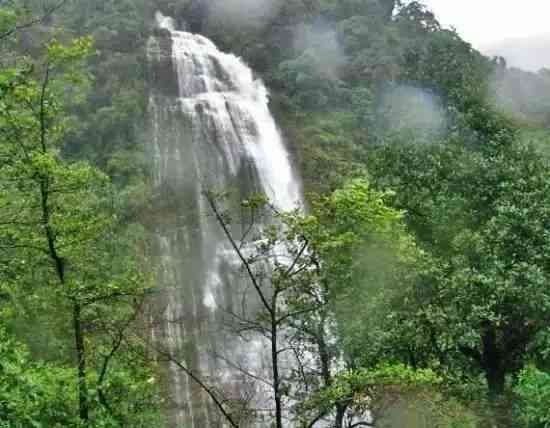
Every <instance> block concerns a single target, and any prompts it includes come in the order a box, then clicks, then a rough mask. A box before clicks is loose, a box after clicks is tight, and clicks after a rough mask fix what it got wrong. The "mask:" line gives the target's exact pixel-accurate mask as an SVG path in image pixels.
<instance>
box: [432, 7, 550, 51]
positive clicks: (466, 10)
mask: <svg viewBox="0 0 550 428" xmlns="http://www.w3.org/2000/svg"><path fill="white" fill-rule="evenodd" d="M423 3H424V4H426V5H427V6H429V7H430V8H431V9H432V10H433V11H434V12H435V14H436V16H437V17H438V19H439V21H440V22H441V23H442V24H443V25H445V26H446V27H447V26H451V25H452V26H454V27H455V28H456V29H457V31H458V33H459V34H460V35H461V36H462V38H463V39H465V40H467V41H469V42H470V43H472V45H473V46H474V47H476V48H478V49H479V48H482V47H485V46H489V45H491V44H492V43H494V42H498V41H501V40H504V39H512V38H514V39H515V38H524V37H532V36H537V35H541V34H549V33H550V0H521V1H519V0H423Z"/></svg>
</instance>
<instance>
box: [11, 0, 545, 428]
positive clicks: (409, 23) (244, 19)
mask: <svg viewBox="0 0 550 428" xmlns="http://www.w3.org/2000/svg"><path fill="white" fill-rule="evenodd" d="M58 6H59V7H58ZM155 10H160V11H162V12H163V13H164V14H166V15H170V16H173V17H174V18H175V19H176V20H177V21H178V22H179V24H180V25H183V23H184V22H185V23H186V26H187V28H188V29H189V30H191V31H194V32H200V33H201V34H204V35H205V36H207V37H209V38H211V39H212V40H214V41H215V43H216V44H217V45H218V46H219V47H220V48H222V49H223V50H225V51H228V52H233V53H235V54H236V55H238V56H241V57H242V58H244V59H245V61H246V62H247V63H248V64H250V65H251V67H252V68H253V69H254V70H255V72H256V73H258V76H259V77H261V78H262V79H263V80H264V81H265V83H266V85H267V86H268V87H269V88H270V91H271V94H270V100H271V106H270V107H271V110H272V111H273V113H274V114H275V116H276V118H277V122H278V125H279V126H280V128H281V130H282V133H283V134H284V136H285V138H286V140H287V142H288V144H289V146H290V150H291V152H292V154H293V155H294V159H295V163H296V166H297V169H298V170H299V171H300V174H301V176H302V177H303V182H304V187H305V190H306V192H307V199H308V205H309V207H308V212H307V213H300V212H291V213H277V215H278V216H279V219H280V224H281V229H277V230H270V231H268V232H266V233H267V235H268V236H266V240H267V241H268V242H269V243H270V245H276V244H277V243H279V242H285V243H286V244H291V245H297V247H296V248H295V250H296V254H297V255H298V257H299V258H300V257H305V256H304V254H305V255H307V256H308V257H306V258H303V259H301V258H300V262H301V263H303V265H304V266H307V267H308V268H307V269H306V268H305V267H304V270H302V271H300V272H299V274H297V275H296V276H291V275H289V274H288V272H286V273H285V272H284V271H283V272H281V271H277V270H276V269H275V273H274V278H272V283H274V284H278V286H280V287H281V290H282V291H281V293H287V294H286V295H285V297H284V301H285V305H290V307H291V308H292V307H295V308H296V309H297V312H298V313H301V311H303V309H304V305H306V307H307V308H309V306H307V305H312V304H313V303H312V302H311V301H310V299H311V295H312V291H311V290H312V288H313V287H320V289H321V290H322V296H321V297H320V299H321V300H322V304H320V305H319V306H314V309H313V310H312V313H314V314H316V316H313V315H312V316H311V317H309V318H308V317H307V315H305V316H300V317H297V318H296V319H293V323H294V326H299V327H300V328H299V329H298V330H299V331H301V332H302V336H301V337H300V340H303V341H304V342H305V343H309V344H311V346H312V347H313V348H314V349H316V350H317V351H318V354H319V355H318V356H319V360H320V361H325V362H327V364H326V365H325V366H323V367H324V368H326V369H327V370H325V371H324V373H322V374H321V375H320V374H317V377H315V378H314V379H312V380H311V382H312V383H311V389H310V394H309V395H308V396H304V397H300V400H299V402H298V404H297V405H296V406H295V407H294V408H292V409H289V410H291V411H293V412H295V413H296V419H297V420H299V421H300V422H301V423H303V425H300V428H301V427H302V426H303V427H304V428H305V427H308V426H312V425H311V424H310V423H311V421H312V420H314V419H315V417H316V416H318V415H327V414H334V415H335V418H334V422H333V423H334V427H335V428H344V427H346V428H349V427H348V426H347V425H345V424H344V420H343V417H342V418H339V416H338V415H343V412H345V411H347V410H350V409H351V410H353V411H357V412H360V411H364V410H365V409H366V408H369V409H370V410H371V411H372V412H373V415H374V416H375V418H374V421H373V424H374V425H373V426H376V427H382V426H384V425H383V423H384V421H385V420H386V419H387V418H389V419H391V418H395V417H397V416H396V415H397V414H401V413H403V414H409V413H411V412H412V410H411V408H416V409H420V410H418V411H417V412H412V413H413V415H412V416H410V415H409V416H405V418H410V419H408V420H410V421H412V420H413V419H415V420H416V419H418V420H421V421H424V422H422V423H423V424H424V425H419V426H422V427H441V428H451V427H453V428H458V427H464V428H466V427H472V428H473V427H499V428H505V427H506V428H508V427H510V428H511V427H514V428H517V427H520V428H547V427H549V426H550V414H549V412H548V409H549V408H550V197H549V195H550V170H549V168H548V167H549V165H548V162H549V160H548V155H549V154H550V72H549V71H548V70H542V71H540V72H539V73H530V72H524V71H521V70H518V69H513V68H508V67H507V66H506V64H505V62H503V60H502V59H498V58H494V59H493V58H487V57H485V56H483V55H482V54H481V53H479V52H477V51H476V50H474V49H473V48H472V47H471V45H470V44H469V43H468V42H467V41H464V40H462V39H461V37H460V36H459V35H458V34H457V33H456V32H454V31H452V30H448V29H443V28H442V27H441V26H440V24H439V23H438V21H437V17H436V16H434V15H433V14H432V13H431V12H430V11H429V10H427V9H426V8H425V7H424V6H423V5H422V3H421V2H417V1H411V2H400V1H398V0H273V1H252V0H231V1H229V0H154V1H146V0H69V1H66V2H56V1H54V0H48V1H42V0H6V1H0V428H28V427H45V428H46V427H47V428H49V427H90V428H91V427H94V428H100V427H101V428H111V427H112V428H115V427H124V428H139V427H144V428H145V427H148V428H157V427H158V428H161V427H165V426H167V425H166V422H165V420H164V419H165V418H164V412H163V408H164V406H165V403H164V402H163V394H162V390H163V385H162V381H161V379H163V374H162V370H161V369H160V367H159V366H160V364H159V361H160V360H161V356H159V355H158V354H156V353H155V350H154V349H151V348H150V347H148V344H147V340H146V339H145V338H146V337H148V334H149V333H148V331H147V326H146V322H145V321H144V320H145V319H146V311H147V298H148V296H149V295H152V294H154V293H156V292H157V291H158V290H155V286H154V281H153V272H154V270H155V267H154V266H150V263H149V262H150V261H149V259H148V245H149V241H148V238H149V234H150V232H151V228H152V223H153V220H154V216H155V215H156V213H155V210H154V204H153V195H152V191H151V177H150V164H149V158H150V156H149V153H148V151H147V139H148V129H147V100H148V87H147V85H148V82H147V72H148V71H147V61H146V55H145V46H146V42H147V39H148V37H149V35H150V34H151V32H152V31H153V29H154V25H155V24H154V19H153V14H154V12H155ZM245 12H246V13H245ZM472 13H475V11H472ZM488 31H489V30H488ZM222 199H223V198H222ZM212 202H213V206H216V201H214V200H213V201H212ZM219 204H220V206H221V205H222V204H223V202H222V201H219ZM265 206H266V201H265V200H263V199H262V198H261V197H260V198H258V200H253V201H248V202H247V204H245V205H244V208H246V209H251V210H252V209H254V210H255V209H264V208H265ZM220 220H221V221H222V222H223V220H224V217H223V216H222V217H220ZM275 229H276V228H275ZM302 245H303V247H304V248H307V251H305V252H300V251H303V250H300V249H301V248H302ZM264 251H265V249H264ZM310 255H314V256H311V257H309V256H310ZM317 303H319V302H317ZM317 303H316V304H317ZM292 305H295V306H292ZM308 310H309V309H308ZM317 315H318V316H317ZM327 319H334V320H335V323H334V325H332V324H331V327H330V328H331V329H332V330H331V334H333V336H334V337H335V338H336V339H335V340H334V341H333V342H334V343H332V342H331V343H330V346H328V347H325V348H323V345H326V343H325V342H326V341H325V339H326V337H324V333H323V334H321V333H319V331H325V330H324V329H325V327H326V325H328V324H326V325H325V324H320V321H319V320H324V321H323V322H325V321H326V320H327ZM316 323H317V324H316ZM312 326H314V327H315V328H317V330H316V331H317V333H316V334H314V333H312V332H311V331H312ZM327 328H328V327H327ZM317 351H316V352H317ZM337 358H341V360H342V361H343V364H334V360H335V359H337ZM330 361H332V363H329V362H330ZM279 393H281V394H285V391H284V388H282V391H279ZM232 412H233V413H232ZM236 413H237V411H236V410H231V411H229V414H230V415H233V416H234V415H235V414H236ZM400 420H401V422H398V423H402V424H403V425H396V426H408V425H406V422H403V417H401V419H400ZM426 421H427V422H426ZM308 424H309V425H308ZM394 424H396V422H394ZM411 424H412V422H411ZM273 426H276V427H277V428H282V426H283V425H279V422H278V421H274V425H273ZM350 426H352V425H350ZM363 426H367V425H363Z"/></svg>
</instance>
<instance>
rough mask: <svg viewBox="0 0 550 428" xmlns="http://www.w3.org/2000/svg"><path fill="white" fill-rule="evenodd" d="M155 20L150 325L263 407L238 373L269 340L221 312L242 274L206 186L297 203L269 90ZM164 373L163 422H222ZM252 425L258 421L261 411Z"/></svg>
mask: <svg viewBox="0 0 550 428" xmlns="http://www.w3.org/2000/svg"><path fill="white" fill-rule="evenodd" d="M157 22H158V27H159V28H158V29H157V30H156V32H155V34H154V35H153V36H152V37H151V38H150V40H149V43H148V47H147V54H148V61H149V69H150V79H149V80H150V86H151V90H150V98H149V117H150V123H151V129H152V131H151V147H150V149H151V150H150V152H151V154H152V156H153V161H154V187H155V196H156V197H155V212H156V213H157V215H156V218H155V219H153V221H154V225H155V242H156V249H155V254H156V257H157V263H156V264H157V265H158V266H159V273H158V283H159V289H161V290H162V295H161V296H160V297H159V301H158V302H157V305H156V315H155V316H156V317H157V319H158V320H160V321H159V325H158V327H157V329H156V331H155V335H156V336H157V337H160V340H162V342H163V343H165V344H167V346H168V347H169V348H170V351H171V352H173V353H174V354H175V355H177V356H178V358H180V359H181V361H182V362H184V363H185V364H186V366H188V367H189V368H190V369H192V370H193V371H194V372H195V373H197V374H199V375H200V376H201V378H202V379H204V380H205V381H206V382H208V383H209V384H211V385H212V384H213V385H215V387H216V388H218V389H219V390H220V391H223V394H224V395H225V396H228V397H231V398H232V399H234V400H240V401H242V402H245V401H246V402H249V403H251V406H253V407H255V408H265V409H266V410H268V409H269V408H270V406H271V402H270V399H269V397H270V394H269V389H268V388H267V386H266V385H265V384H262V382H256V381H254V380H253V379H252V378H251V377H250V376H246V375H245V374H244V372H245V371H246V372H248V373H249V374H250V373H252V374H256V375H258V377H261V376H262V374H263V373H266V372H267V371H269V370H270V367H269V365H268V363H267V359H266V358H265V355H264V354H265V351H264V349H265V348H266V343H265V340H262V339H261V338H254V337H247V338H243V337H240V336H237V335H234V334H231V332H230V331H228V329H227V328H226V325H225V320H226V315H227V313H228V312H229V311H231V308H232V307H233V306H234V305H237V304H239V301H240V300H241V299H242V296H243V294H244V293H247V284H246V279H245V278H244V277H243V276H242V275H240V274H239V263H238V260H236V258H235V256H234V254H233V253H232V250H231V248H230V247H229V243H228V242H227V240H226V239H225V237H224V236H223V235H222V234H221V230H220V228H219V225H218V224H216V222H215V221H214V220H213V218H212V216H211V215H209V214H210V213H209V210H208V208H207V205H206V201H205V199H204V197H203V195H202V192H203V191H204V190H211V189H218V190H220V189H221V190H230V191H231V192H232V194H234V195H235V198H239V197H243V198H244V197H246V196H247V195H248V194H249V193H250V192H263V193H266V194H267V195H268V196H269V198H270V199H271V200H272V202H273V203H274V205H275V206H276V207H277V208H278V209H281V210H288V209H292V208H295V207H296V206H297V205H298V204H300V203H301V202H300V201H301V194H300V185H299V181H298V180H297V178H296V177H295V175H294V173H293V170H292V167H291V163H290V161H289V154H288V152H287V150H286V148H285V145H284V143H283V139H282V138H281V135H280V133H279V130H278V129H277V126H276V123H275V121H274V119H273V116H272V115H271V113H270V111H269V108H268V91H267V89H266V87H265V86H264V84H263V83H262V82H261V81H260V80H258V79H256V78H255V77H254V75H253V72H252V70H251V69H250V68H249V67H248V66H247V65H246V64H245V63H244V62H243V61H242V60H240V59H239V58H237V57H236V56H234V55H231V54H226V53H223V52H221V51H220V50H218V49H217V47H216V46H215V45H214V44H213V43H212V42H211V41H210V40H208V39H207V38H205V37H203V36H200V35H197V34H191V33H187V32H183V31H177V30H176V29H175V25H174V22H173V20H172V19H171V18H168V17H165V16H163V15H161V14H160V13H157ZM236 367H239V368H240V370H237V369H236ZM167 372H168V373H169V374H168V376H167V379H168V381H167V384H168V387H167V389H168V390H169V391H168V394H167V396H168V401H169V402H168V403H167V409H168V412H167V413H168V414H169V417H170V426H171V427H174V428H209V427H216V428H217V427H223V426H225V425H224V422H223V420H222V419H220V415H219V412H217V411H216V409H215V408H213V406H212V403H211V400H210V399H209V398H208V397H207V396H206V394H205V393H204V391H202V389H201V388H200V387H199V385H197V384H196V383H195V382H193V381H192V380H191V379H189V378H188V376H186V375H185V374H184V373H183V372H182V371H181V370H180V369H179V368H178V367H177V366H176V365H175V364H169V365H168V368H167ZM249 425H250V426H251V427H254V428H257V427H262V426H266V425H263V424H262V422H261V421H258V420H255V421H252V422H250V424H249Z"/></svg>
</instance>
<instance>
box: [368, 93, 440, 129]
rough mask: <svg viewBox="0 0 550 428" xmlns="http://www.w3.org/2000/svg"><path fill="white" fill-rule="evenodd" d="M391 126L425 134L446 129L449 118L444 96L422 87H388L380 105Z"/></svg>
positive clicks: (381, 113)
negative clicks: (442, 100)
mask: <svg viewBox="0 0 550 428" xmlns="http://www.w3.org/2000/svg"><path fill="white" fill-rule="evenodd" d="M378 112H379V114H380V115H381V116H382V117H383V118H384V120H385V122H386V123H385V125H386V126H387V128H388V129H390V130H392V131H397V132H409V133H411V134H412V135H413V136H417V137H426V136H434V135H438V134H440V133H441V132H443V131H444V129H445V128H446V125H447V118H446V115H445V111H444V109H443V106H442V103H441V100H440V99H439V97H438V96H436V95H435V94H432V93H430V92H428V91H426V90H423V89H421V88H417V87H413V86H407V85H398V86H392V87H389V88H388V89H386V90H385V91H384V92H383V94H382V96H381V101H380V104H379V106H378Z"/></svg>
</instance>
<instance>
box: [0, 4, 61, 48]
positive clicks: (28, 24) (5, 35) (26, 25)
mask: <svg viewBox="0 0 550 428" xmlns="http://www.w3.org/2000/svg"><path fill="white" fill-rule="evenodd" d="M65 3H67V0H61V1H60V2H59V3H57V4H56V5H54V6H52V7H51V8H49V9H47V10H46V11H45V12H44V14H43V15H42V16H39V17H36V18H33V19H31V20H30V21H27V22H25V23H23V24H19V25H16V26H14V27H13V28H10V29H9V30H7V31H5V32H4V33H0V40H3V39H6V38H8V37H10V36H12V35H14V34H15V33H17V32H18V31H21V30H26V29H27V28H30V27H32V26H34V25H36V24H40V23H42V22H44V21H46V20H47V19H48V18H49V17H50V16H52V15H53V14H54V13H55V12H56V11H57V10H59V9H61V8H62V7H63V5H65Z"/></svg>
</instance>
